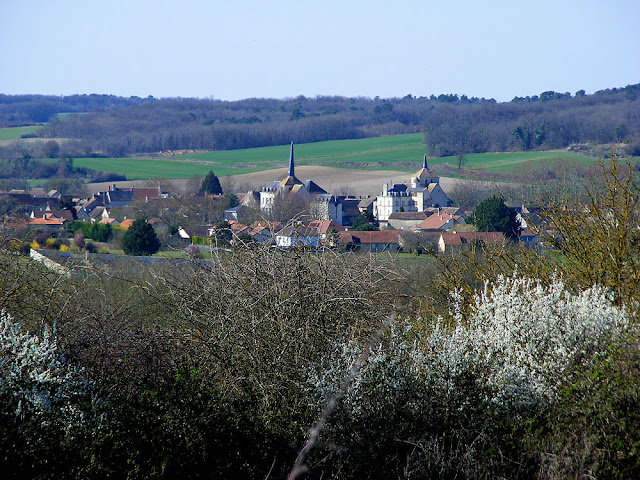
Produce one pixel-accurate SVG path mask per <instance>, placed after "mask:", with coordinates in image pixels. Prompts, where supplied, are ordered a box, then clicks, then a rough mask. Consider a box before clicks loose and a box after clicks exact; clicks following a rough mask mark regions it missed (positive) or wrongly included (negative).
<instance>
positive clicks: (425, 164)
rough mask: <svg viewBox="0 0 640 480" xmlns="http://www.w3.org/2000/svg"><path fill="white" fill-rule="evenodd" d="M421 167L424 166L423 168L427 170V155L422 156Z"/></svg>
mask: <svg viewBox="0 0 640 480" xmlns="http://www.w3.org/2000/svg"><path fill="white" fill-rule="evenodd" d="M422 168H424V169H425V170H428V169H429V167H428V166H427V156H426V155H425V156H424V160H423V161H422Z"/></svg>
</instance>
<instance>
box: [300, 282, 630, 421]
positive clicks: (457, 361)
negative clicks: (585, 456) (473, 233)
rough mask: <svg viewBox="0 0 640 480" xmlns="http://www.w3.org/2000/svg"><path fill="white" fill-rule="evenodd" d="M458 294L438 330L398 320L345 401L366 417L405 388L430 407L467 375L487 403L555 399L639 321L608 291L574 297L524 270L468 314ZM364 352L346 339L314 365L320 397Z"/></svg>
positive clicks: (489, 288) (491, 288) (480, 297)
mask: <svg viewBox="0 0 640 480" xmlns="http://www.w3.org/2000/svg"><path fill="white" fill-rule="evenodd" d="M452 297H453V298H454V305H453V309H452V310H453V313H452V317H453V318H452V320H453V321H451V320H450V321H449V322H445V320H444V319H442V318H438V319H437V320H436V321H435V322H434V324H433V325H432V327H431V329H430V331H429V332H428V333H421V332H423V330H418V329H415V328H414V327H413V326H412V323H411V322H409V321H408V320H399V321H398V322H396V323H395V324H394V325H392V327H391V329H390V331H389V332H388V335H387V337H386V338H385V341H384V342H383V344H381V345H379V346H377V347H375V348H374V349H373V350H372V351H371V352H370V355H369V358H368V360H367V362H366V363H365V364H364V365H363V366H362V368H361V369H360V370H359V371H358V372H357V374H356V375H355V378H353V382H352V385H351V387H350V389H349V390H348V391H347V392H346V394H345V395H344V397H343V398H342V399H341V402H342V406H343V407H344V408H346V409H348V410H349V411H350V413H351V414H352V415H358V414H359V413H360V412H361V410H362V408H363V404H365V403H367V402H365V399H366V400H369V401H371V399H372V398H373V397H376V398H378V399H384V398H385V396H389V395H391V396H393V395H396V394H400V392H401V393H402V394H403V395H409V396H413V397H412V398H411V399H410V398H407V401H409V402H413V403H415V404H416V405H415V407H416V408H428V406H427V404H428V402H429V401H430V400H429V398H428V396H429V395H434V394H435V395H437V397H438V398H439V399H440V400H439V401H442V400H443V399H446V398H452V397H453V396H454V395H455V396H456V397H458V398H459V397H460V396H461V395H462V396H464V394H465V392H460V391H456V389H460V388H461V387H460V382H459V381H458V380H459V379H461V378H463V376H464V378H474V379H475V382H476V384H477V385H480V386H481V387H482V388H483V391H485V392H487V394H486V395H487V398H486V399H485V400H486V402H487V405H495V406H500V407H506V408H511V407H516V409H517V408H518V407H521V406H529V405H533V404H536V403H538V402H543V401H547V400H549V399H551V398H553V395H554V394H555V392H556V389H557V387H558V385H559V384H560V382H561V381H562V380H563V379H564V378H565V376H566V374H567V372H568V371H570V369H571V368H572V367H573V366H575V365H577V364H581V365H588V364H589V363H590V362H592V361H593V359H594V358H596V357H597V356H598V355H600V354H604V353H605V352H606V349H607V347H608V346H609V345H610V343H611V342H614V341H616V340H619V339H621V338H622V336H623V335H624V334H625V332H626V330H627V328H628V325H629V322H628V317H627V315H626V312H625V311H624V310H623V309H619V308H617V307H615V306H613V305H612V304H611V302H610V299H609V298H608V295H607V293H606V292H605V291H604V290H603V289H601V288H599V287H593V288H590V289H588V290H586V291H584V292H582V293H580V294H578V295H572V294H570V293H569V292H567V290H566V288H565V285H564V284H563V282H562V281H561V280H559V279H556V280H554V282H553V283H552V284H551V285H550V286H548V287H544V286H543V285H541V283H540V282H538V281H536V280H531V279H528V278H521V277H518V276H517V275H514V276H511V277H500V278H499V279H498V281H497V282H496V283H493V284H490V283H486V284H485V288H484V290H483V291H482V292H480V293H479V294H477V295H476V296H475V306H474V307H472V309H471V312H470V314H468V315H467V317H466V319H465V318H463V315H462V313H461V312H462V305H461V301H462V299H461V297H460V295H457V294H456V293H455V292H454V293H453V295H452ZM360 355H362V347H360V346H359V345H358V344H356V343H354V342H344V343H342V344H340V345H336V355H334V356H333V357H332V358H331V359H329V360H327V362H325V363H326V365H324V366H315V367H314V368H313V369H310V375H309V382H310V384H311V385H312V389H313V391H314V392H315V394H316V398H317V400H318V402H319V403H322V402H324V401H326V399H327V398H329V396H330V395H331V394H332V393H335V392H336V391H338V388H339V386H340V384H341V382H343V381H344V380H345V375H346V372H348V371H349V369H350V366H351V365H352V364H353V362H355V361H356V359H357V358H358V357H359V356H360ZM369 403H371V402H369Z"/></svg>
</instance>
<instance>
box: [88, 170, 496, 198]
mask: <svg viewBox="0 0 640 480" xmlns="http://www.w3.org/2000/svg"><path fill="white" fill-rule="evenodd" d="M286 175H287V169H286V168H278V169H275V170H266V171H263V172H254V173H243V174H241V175H233V176H227V177H220V182H221V183H222V185H223V187H225V186H228V185H230V186H231V187H232V188H231V189H232V190H234V191H236V192H246V191H248V190H260V189H261V188H262V187H265V186H267V185H269V184H271V183H272V182H273V181H274V180H282V179H283V178H285V177H286ZM296 177H298V178H299V179H300V180H301V181H303V182H304V181H305V180H313V181H314V182H315V183H317V184H318V185H319V186H321V187H322V188H324V189H325V190H326V191H328V192H329V193H332V194H334V195H346V194H349V195H378V194H380V192H382V186H383V185H384V184H385V183H404V182H409V179H410V178H411V173H406V172H397V171H393V170H352V169H347V168H332V167H314V166H300V167H296ZM167 182H168V183H169V184H168V185H167V184H166V183H167ZM187 182H188V180H187V179H175V180H166V179H165V180H163V181H162V187H163V189H165V190H169V191H170V192H172V193H174V192H175V193H181V192H183V191H184V190H185V188H186V185H187ZM460 182H471V183H476V182H474V181H472V180H459V179H457V178H449V177H441V178H440V186H441V187H442V189H443V190H444V191H445V193H447V192H450V191H451V190H452V189H453V188H454V187H455V185H456V184H457V183H460ZM477 183H484V184H485V185H487V184H488V183H487V182H477ZM156 184H157V183H156V182H154V180H133V181H127V182H117V185H118V186H121V187H125V186H130V185H137V186H151V185H156ZM108 185H109V183H94V184H89V185H88V187H89V189H90V190H91V191H92V192H93V191H95V192H98V191H104V190H106V189H107V186H108Z"/></svg>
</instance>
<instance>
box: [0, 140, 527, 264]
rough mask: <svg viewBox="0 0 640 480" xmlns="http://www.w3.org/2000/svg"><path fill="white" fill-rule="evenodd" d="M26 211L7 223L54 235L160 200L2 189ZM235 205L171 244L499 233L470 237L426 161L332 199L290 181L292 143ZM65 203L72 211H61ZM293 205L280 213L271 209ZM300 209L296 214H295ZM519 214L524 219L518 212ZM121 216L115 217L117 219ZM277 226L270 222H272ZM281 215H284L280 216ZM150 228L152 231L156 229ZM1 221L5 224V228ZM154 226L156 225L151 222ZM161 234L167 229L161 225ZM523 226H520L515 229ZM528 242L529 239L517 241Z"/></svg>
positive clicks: (409, 241) (453, 238) (410, 241)
mask: <svg viewBox="0 0 640 480" xmlns="http://www.w3.org/2000/svg"><path fill="white" fill-rule="evenodd" d="M0 195H5V196H9V197H11V199H12V200H13V201H14V202H16V203H18V204H19V205H20V208H22V209H24V211H25V212H27V213H28V215H27V218H23V219H22V220H15V222H16V223H23V224H24V226H33V227H36V228H41V229H43V230H55V229H58V228H60V227H62V226H63V225H64V224H65V223H67V222H70V221H73V220H74V219H78V220H81V221H85V222H91V223H101V224H109V225H114V226H118V225H121V226H122V227H125V228H126V227H127V226H128V225H129V224H130V223H131V222H132V221H131V219H126V218H120V217H119V216H118V213H117V212H122V210H120V209H122V208H125V207H128V206H130V205H131V204H133V203H134V202H149V201H154V200H161V199H165V198H167V197H168V194H167V193H164V192H163V191H162V189H161V188H160V187H151V188H142V187H126V188H119V187H117V186H116V185H110V186H109V187H108V188H107V190H106V191H102V192H98V193H96V194H94V195H92V196H90V197H88V198H75V199H72V201H71V202H66V204H67V209H64V210H61V209H60V208H59V206H58V205H59V203H60V200H61V196H60V194H59V193H58V192H56V191H51V192H48V193H47V194H46V195H42V196H36V195H32V194H29V193H27V192H18V191H13V192H5V193H1V194H0ZM238 201H239V204H238V205H237V206H236V207H233V208H230V209H228V210H226V211H225V212H224V217H225V221H226V223H225V222H223V223H222V224H217V225H195V226H193V225H192V226H186V225H183V226H177V225H176V226H175V227H177V237H176V238H177V239H179V240H181V241H183V242H186V243H191V242H194V243H195V242H196V241H198V242H203V243H205V244H208V239H220V238H226V236H225V235H222V234H221V232H219V231H217V229H219V228H223V229H226V230H227V233H230V235H227V236H230V238H228V239H227V240H230V241H231V242H232V243H233V242H237V241H250V242H256V243H269V244H273V245H275V246H277V247H280V248H291V247H309V248H320V247H337V246H340V247H342V248H346V249H354V250H356V249H357V250H363V251H372V252H382V251H398V250H401V249H404V250H405V251H416V250H418V251H419V250H424V249H425V248H432V249H434V250H437V251H440V252H445V251H447V250H451V249H455V248H457V247H461V246H464V245H468V244H473V243H474V242H482V243H485V244H487V243H496V242H503V241H504V240H505V238H504V235H503V234H502V233H497V232H472V231H468V230H470V229H469V228H464V225H465V223H466V222H465V215H464V212H462V211H461V210H460V209H459V208H457V207H455V206H454V205H453V202H452V201H451V200H450V199H449V198H448V197H447V195H446V193H445V192H444V191H443V190H442V187H441V186H440V178H439V177H438V175H436V174H435V173H434V172H433V171H432V170H431V169H430V168H429V166H428V164H427V158H426V156H425V157H424V159H423V163H422V168H420V169H419V170H418V171H417V172H416V173H415V174H414V175H412V176H411V177H410V180H409V181H408V182H406V183H401V184H385V185H383V186H382V191H381V192H380V194H379V195H377V196H367V197H356V196H348V195H332V194H331V193H329V192H327V191H326V190H325V189H324V188H322V187H321V186H320V185H318V184H317V183H315V182H314V181H312V180H305V181H301V180H299V179H298V177H297V176H296V172H295V161H294V150H293V143H292V144H291V150H290V155H289V168H288V171H287V175H286V177H285V178H283V179H281V180H275V181H273V182H272V183H271V184H269V185H267V186H265V187H264V188H262V189H261V190H259V191H249V192H247V193H246V194H241V195H238ZM69 203H70V204H71V205H73V207H72V208H73V210H71V208H69ZM291 205H294V206H296V207H297V208H298V209H297V210H296V209H295V208H294V209H292V210H291V211H288V212H285V214H284V215H275V214H276V213H277V212H276V211H277V210H278V209H283V208H285V209H286V207H287V206H291ZM300 211H304V215H296V212H300ZM521 213H522V215H521V216H520V217H519V218H520V219H521V222H525V220H524V218H525V216H524V214H525V213H527V212H525V211H524V210H523V211H522V212H521ZM121 214H122V213H120V215H121ZM278 217H281V218H279V220H280V221H273V220H274V218H278ZM284 217H286V218H284ZM365 217H366V218H367V219H371V220H372V221H374V223H376V224H377V225H378V226H379V230H378V229H376V228H369V229H366V231H358V230H361V229H354V222H355V221H356V219H358V222H361V220H362V218H365ZM155 220H158V219H151V220H150V223H152V225H153V226H154V228H156V229H157V230H158V229H159V228H161V227H162V226H160V225H157V224H154V221H155ZM6 223H7V222H6V220H5V224H6ZM156 223H157V222H156ZM163 227H164V229H167V228H168V225H164V226H163ZM525 227H526V225H525V224H524V223H523V228H525ZM524 238H525V239H528V241H530V242H532V243H535V240H536V239H535V238H534V237H532V238H529V237H527V236H525V237H524Z"/></svg>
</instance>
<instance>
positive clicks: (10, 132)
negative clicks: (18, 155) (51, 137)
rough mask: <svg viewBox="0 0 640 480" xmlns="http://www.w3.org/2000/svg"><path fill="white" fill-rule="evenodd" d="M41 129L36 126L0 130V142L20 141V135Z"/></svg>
mask: <svg viewBox="0 0 640 480" xmlns="http://www.w3.org/2000/svg"><path fill="white" fill-rule="evenodd" d="M41 128H42V127H41V126H38V125H32V126H29V127H7V128H0V140H18V139H20V135H24V134H28V133H36V132H37V131H38V130H40V129H41Z"/></svg>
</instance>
